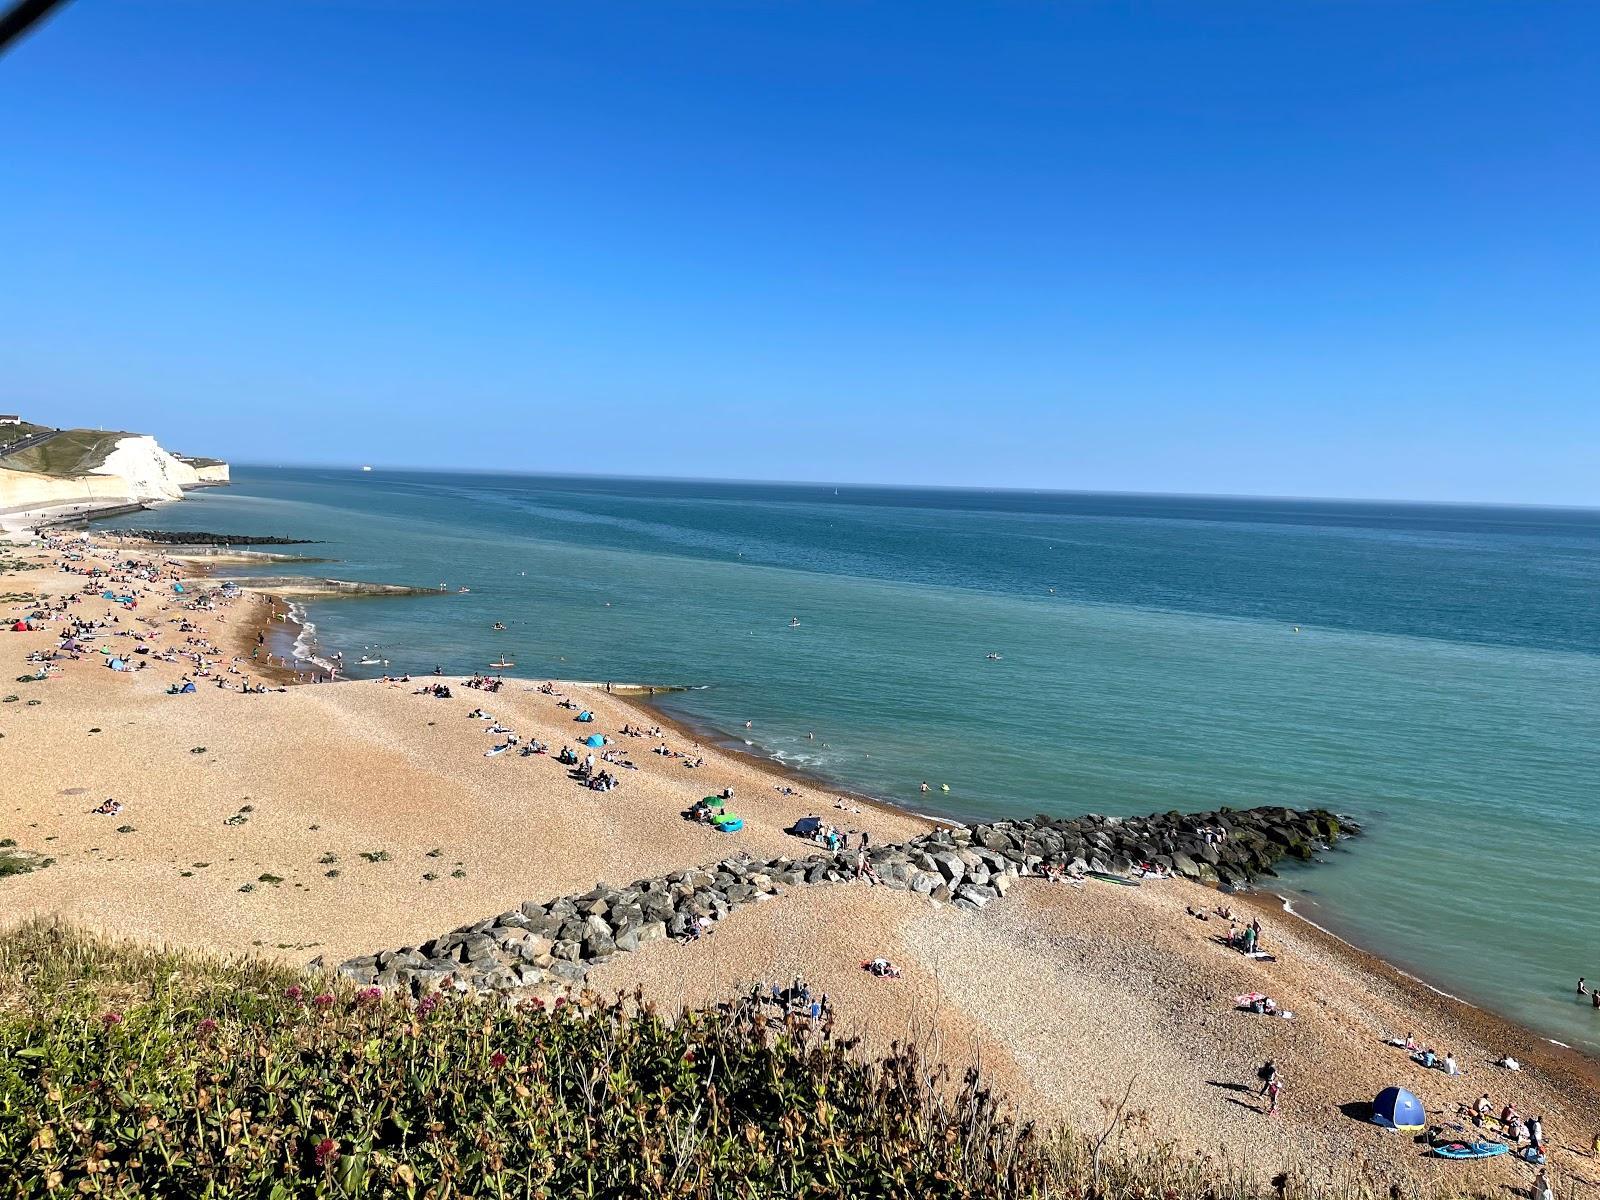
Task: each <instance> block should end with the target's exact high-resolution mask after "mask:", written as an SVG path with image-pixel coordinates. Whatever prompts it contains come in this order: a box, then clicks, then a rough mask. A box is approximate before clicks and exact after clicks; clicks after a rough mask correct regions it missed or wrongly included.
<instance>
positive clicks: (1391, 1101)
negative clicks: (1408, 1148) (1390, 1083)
mask: <svg viewBox="0 0 1600 1200" xmlns="http://www.w3.org/2000/svg"><path fill="white" fill-rule="evenodd" d="M1372 1123H1373V1124H1374V1125H1382V1126H1383V1127H1384V1128H1385V1129H1398V1130H1400V1131H1401V1132H1402V1133H1419V1132H1421V1130H1422V1127H1423V1126H1424V1125H1426V1124H1427V1117H1426V1116H1424V1115H1423V1112H1422V1101H1421V1100H1418V1099H1417V1098H1416V1097H1415V1096H1413V1095H1412V1094H1411V1093H1410V1092H1408V1091H1406V1090H1405V1088H1399V1087H1387V1088H1384V1089H1383V1091H1381V1092H1379V1093H1378V1098H1377V1099H1376V1100H1374V1101H1373V1102H1372Z"/></svg>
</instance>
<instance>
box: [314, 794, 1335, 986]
mask: <svg viewBox="0 0 1600 1200" xmlns="http://www.w3.org/2000/svg"><path fill="white" fill-rule="evenodd" d="M1355 832H1357V830H1356V827H1355V826H1354V825H1352V824H1351V823H1350V822H1348V821H1346V820H1344V819H1342V818H1340V817H1338V816H1336V815H1335V814H1333V813H1331V812H1328V811H1327V810H1325V809H1312V810H1297V809H1291V808H1283V807H1267V808H1253V809H1244V810H1229V809H1222V810H1220V811H1217V812H1208V813H1188V814H1185V813H1176V812H1172V813H1164V814H1159V815H1155V816H1149V817H1105V816H1099V815H1097V814H1089V815H1087V816H1083V817H1072V818H1053V817H1045V816H1039V817H1035V818H1032V819H1031V820H1017V821H997V822H994V823H992V824H986V825H971V826H957V827H954V828H946V829H936V830H933V831H931V832H929V833H925V834H921V835H919V836H918V837H915V838H912V839H911V840H910V841H907V842H903V843H900V844H899V845H892V846H875V847H872V848H871V849H870V850H867V851H865V852H862V851H860V850H855V851H843V852H839V853H831V852H820V853H813V854H808V855H804V856H800V857H795V858H787V857H785V858H775V859H770V860H767V861H757V860H753V859H749V858H745V857H735V858H727V859H724V860H722V861H721V862H717V863H713V864H711V865H709V866H705V867H690V868H686V869H684V870H679V871H673V872H670V873H669V874H666V875H661V876H657V877H655V878H652V879H640V880H636V881H634V882H633V883H630V884H628V885H627V886H625V887H614V886H611V885H610V884H606V883H600V884H598V885H596V886H595V887H594V888H592V889H590V890H589V891H587V892H585V893H583V894H582V895H574V896H560V897H557V898H556V899H554V900H547V901H537V900H528V901H525V902H524V903H523V904H522V905H521V906H520V907H518V908H516V909H512V910H511V911H509V912H504V913H501V914H500V915H498V916H494V917H487V918H485V919H484V920H481V921H478V922H475V923H473V924H470V925H463V926H460V927H459V928H456V929H453V930H451V931H450V932H448V933H445V934H441V935H440V936H438V937H436V938H431V939H429V940H428V941H426V942H423V943H422V944H421V945H418V946H401V947H399V948H397V949H393V950H384V951H380V952H379V953H377V954H369V955H364V956H362V957H360V958H353V959H350V960H348V961H347V962H345V963H343V964H341V965H340V966H339V968H338V971H339V974H340V975H342V976H344V977H345V978H347V979H350V980H353V981H354V982H356V983H359V984H362V985H366V986H373V985H376V986H379V987H383V988H385V989H391V990H392V989H404V990H408V991H411V992H413V993H416V994H421V993H424V992H427V991H432V990H436V989H438V988H440V987H443V986H453V987H459V988H463V989H476V990H479V991H492V992H507V993H512V992H522V991H527V992H530V993H532V992H540V991H544V992H549V991H560V990H566V989H569V988H571V987H572V986H573V985H575V984H580V983H581V982H582V981H583V979H584V976H585V975H586V973H587V972H588V969H589V968H590V967H591V966H594V965H596V964H598V963H602V962H606V961H608V960H609V959H610V958H611V957H612V956H613V955H616V954H625V953H630V952H632V951H636V950H638V949H640V948H641V947H642V946H645V945H647V944H648V943H650V942H657V941H664V940H666V939H668V938H684V937H688V936H691V935H692V934H693V933H694V932H695V930H696V928H697V926H698V925H699V924H700V923H701V921H702V920H703V919H706V920H711V921H720V920H721V919H722V918H723V917H725V916H727V915H728V914H729V913H730V912H732V911H733V910H734V909H736V908H738V907H740V906H742V905H746V904H756V903H760V902H763V901H766V900H770V899H771V898H772V897H774V896H775V895H777V894H779V893H780V892H781V891H783V890H784V889H785V888H794V887H799V886H801V885H805V884H828V883H843V882H847V881H850V880H855V879H858V878H863V877H865V878H869V879H870V880H871V881H873V882H875V883H876V884H879V885H881V886H884V887H889V888H894V889H897V890H900V891H907V892H912V893H915V894H917V895H920V896H925V897H927V898H928V899H929V900H930V901H934V902H942V903H951V904H954V905H956V906H957V907H959V908H963V909H968V910H972V911H976V910H979V909H982V908H984V907H985V906H987V905H988V904H990V903H993V902H994V901H996V900H999V899H1001V898H1002V897H1004V896H1005V894H1006V892H1007V891H1008V890H1009V888H1010V887H1011V884H1012V883H1013V882H1014V881H1015V880H1016V879H1018V878H1019V877H1022V876H1037V875H1042V874H1044V873H1045V871H1046V870H1047V869H1050V868H1054V867H1063V868H1071V867H1074V866H1076V867H1078V868H1080V869H1082V870H1085V871H1090V872H1101V873H1105V874H1113V875H1122V874H1125V873H1126V872H1128V871H1129V870H1131V869H1132V868H1134V867H1135V866H1138V865H1141V864H1149V865H1150V866H1153V867H1159V868H1164V869H1165V870H1169V871H1171V872H1172V873H1173V874H1174V875H1178V876H1182V877H1185V878H1188V879H1193V880H1197V881H1200V882H1203V883H1213V884H1218V885H1221V886H1239V885H1243V884H1246V883H1249V882H1250V881H1251V880H1254V879H1257V878H1259V877H1261V876H1263V875H1272V874H1274V871H1273V866H1274V864H1276V863H1278V862H1281V861H1282V860H1283V859H1285V858H1294V859H1299V860H1310V859H1312V858H1313V857H1314V856H1315V855H1316V853H1317V851H1318V850H1319V849H1323V848H1326V847H1327V846H1329V845H1330V844H1332V843H1333V842H1334V841H1336V840H1337V839H1339V838H1341V837H1345V836H1349V835H1351V834H1353V833H1355ZM863 853H864V861H865V866H866V868H867V869H866V870H864V871H863V870H862V869H861V866H862V856H863ZM320 965H321V964H320V962H318V963H313V966H320Z"/></svg>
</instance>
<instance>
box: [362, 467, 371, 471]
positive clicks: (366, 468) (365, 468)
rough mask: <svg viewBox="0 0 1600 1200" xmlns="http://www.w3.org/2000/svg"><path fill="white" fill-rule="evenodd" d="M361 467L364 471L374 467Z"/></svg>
mask: <svg viewBox="0 0 1600 1200" xmlns="http://www.w3.org/2000/svg"><path fill="white" fill-rule="evenodd" d="M361 469H362V470H363V471H370V470H372V468H371V467H362V468H361Z"/></svg>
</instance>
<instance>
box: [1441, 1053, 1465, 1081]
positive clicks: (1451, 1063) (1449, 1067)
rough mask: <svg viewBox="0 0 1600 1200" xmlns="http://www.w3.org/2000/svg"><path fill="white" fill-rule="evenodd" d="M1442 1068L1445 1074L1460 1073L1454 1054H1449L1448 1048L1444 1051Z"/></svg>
mask: <svg viewBox="0 0 1600 1200" xmlns="http://www.w3.org/2000/svg"><path fill="white" fill-rule="evenodd" d="M1443 1070H1444V1073H1445V1074H1446V1075H1459V1074H1461V1068H1460V1067H1458V1066H1456V1056H1455V1055H1454V1054H1451V1053H1450V1051H1448V1050H1446V1051H1445V1052H1444V1067H1443Z"/></svg>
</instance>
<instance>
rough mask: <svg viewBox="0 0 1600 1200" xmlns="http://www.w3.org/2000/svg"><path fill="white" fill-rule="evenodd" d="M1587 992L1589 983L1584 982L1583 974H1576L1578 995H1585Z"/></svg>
mask: <svg viewBox="0 0 1600 1200" xmlns="http://www.w3.org/2000/svg"><path fill="white" fill-rule="evenodd" d="M1588 994H1589V985H1588V984H1587V983H1585V982H1584V980H1583V976H1582V975H1579V976H1578V995H1580V996H1587V995H1588Z"/></svg>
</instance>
